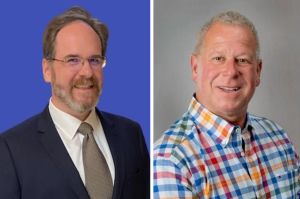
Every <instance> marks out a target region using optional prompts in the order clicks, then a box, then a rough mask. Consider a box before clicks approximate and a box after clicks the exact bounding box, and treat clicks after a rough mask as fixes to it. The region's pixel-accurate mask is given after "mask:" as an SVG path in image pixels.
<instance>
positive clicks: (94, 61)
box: [89, 57, 102, 66]
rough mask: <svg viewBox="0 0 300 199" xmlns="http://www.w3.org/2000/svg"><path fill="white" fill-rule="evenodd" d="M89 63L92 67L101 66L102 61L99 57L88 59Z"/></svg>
mask: <svg viewBox="0 0 300 199" xmlns="http://www.w3.org/2000/svg"><path fill="white" fill-rule="evenodd" d="M89 63H90V64H91V65H93V66H99V65H101V64H102V59H101V58H100V57H92V58H89Z"/></svg>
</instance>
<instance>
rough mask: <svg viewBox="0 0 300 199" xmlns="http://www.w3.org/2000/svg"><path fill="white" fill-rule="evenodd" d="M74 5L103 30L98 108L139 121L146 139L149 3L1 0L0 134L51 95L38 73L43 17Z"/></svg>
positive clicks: (134, 0) (40, 107)
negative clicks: (106, 31) (104, 42)
mask: <svg viewBox="0 0 300 199" xmlns="http://www.w3.org/2000/svg"><path fill="white" fill-rule="evenodd" d="M74 5H79V6H82V7H84V8H85V9H87V10H88V11H89V12H90V13H91V14H92V15H93V16H94V17H96V18H99V19H100V20H101V21H103V22H104V23H105V24H107V26H108V28H109V33H110V36H109V40H108V47H107V64H106V66H105V68H104V85H103V91H102V95H101V97H100V101H99V104H98V107H99V109H100V110H103V111H108V112H111V113H114V114H119V115H122V116H125V117H128V118H130V119H133V120H135V121H137V122H139V123H140V124H141V126H142V129H143V132H144V135H145V138H146V142H147V145H148V148H149V143H150V141H149V140H150V1H147V0H146V1H140V0H131V1H118V2H115V1H96V0H95V1H84V0H77V1H74V0H73V1H72V0H69V1H50V0H46V1H34V0H29V1H15V0H11V1H5V3H4V2H2V3H1V12H0V20H1V33H0V35H1V37H0V43H1V45H0V52H1V53H0V57H1V59H0V60H1V78H0V85H1V98H0V110H1V111H0V112H1V113H0V132H3V131H4V130H6V129H8V128H10V127H12V126H14V125H16V124H18V123H20V122H22V121H23V120H25V119H27V118H29V117H30V116H32V115H35V114H37V113H39V112H41V111H42V110H43V109H44V107H45V106H46V105H47V103H48V101H49V98H50V96H51V88H50V86H49V85H48V84H46V83H45V82H44V80H43V77H42V36H43V32H44V30H45V28H46V26H47V24H48V23H49V21H50V20H51V19H52V18H53V17H54V16H56V15H58V14H61V13H62V12H64V11H65V10H67V9H68V8H70V7H71V6H74Z"/></svg>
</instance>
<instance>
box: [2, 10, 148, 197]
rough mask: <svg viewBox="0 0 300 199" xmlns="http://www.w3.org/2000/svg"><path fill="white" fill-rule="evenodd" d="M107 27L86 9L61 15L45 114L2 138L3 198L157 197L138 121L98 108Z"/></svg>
mask: <svg viewBox="0 0 300 199" xmlns="http://www.w3.org/2000/svg"><path fill="white" fill-rule="evenodd" d="M107 39H108V30H107V27H106V25H104V24H103V23H102V22H100V21H99V20H98V19H95V18H92V17H91V16H90V14H89V13H88V12H87V11H86V10H84V9H82V8H80V7H73V8H70V9H69V10H67V11H66V12H64V13H63V14H61V15H59V16H57V17H55V18H54V19H53V20H52V21H51V22H50V23H49V25H48V27H47V28H46V31H45V33H44V40H43V56H44V58H43V76H44V79H45V81H46V82H49V83H50V84H51V87H52V97H51V98H50V100H49V105H48V106H47V107H46V108H45V109H44V111H43V112H42V113H40V114H38V115H36V116H34V117H32V118H30V119H28V120H26V121H25V122H23V123H21V124H19V125H17V126H16V127H14V128H12V129H10V130H8V131H6V132H4V133H3V134H2V135H1V137H0V162H1V163H0V197H1V198H7V199H8V198H9V199H21V198H22V199H41V198H43V199H47V198H49V199H53V198H64V199H68V198H70V199H74V198H80V199H88V198H91V199H96V198H131V199H132V198H137V199H142V198H149V186H150V183H149V181H150V180H149V175H150V174H149V167H150V166H149V154H148V151H147V147H146V144H145V141H144V138H143V133H142V130H141V128H140V126H139V124H137V123H136V122H134V121H131V120H129V119H126V118H124V117H121V116H116V115H112V114H110V113H106V112H102V111H99V110H98V109H97V108H96V105H97V102H98V99H99V96H100V94H101V89H102V83H103V67H104V66H105V63H106V58H105V53H106V45H107Z"/></svg>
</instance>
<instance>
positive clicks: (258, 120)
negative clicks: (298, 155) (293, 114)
mask: <svg viewBox="0 0 300 199" xmlns="http://www.w3.org/2000/svg"><path fill="white" fill-rule="evenodd" d="M249 119H250V122H251V125H252V126H253V127H256V128H263V129H265V130H267V131H273V132H274V131H283V128H282V127H281V126H280V125H279V124H277V123H276V122H274V121H273V120H270V119H268V118H265V117H259V116H256V115H253V114H249Z"/></svg>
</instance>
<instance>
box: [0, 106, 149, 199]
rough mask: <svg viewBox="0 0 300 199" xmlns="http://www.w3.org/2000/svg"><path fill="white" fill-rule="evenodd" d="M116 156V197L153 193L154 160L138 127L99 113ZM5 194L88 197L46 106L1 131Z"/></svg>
mask: <svg viewBox="0 0 300 199" xmlns="http://www.w3.org/2000/svg"><path fill="white" fill-rule="evenodd" d="M97 114H98V116H99V117H100V120H101V123H102V126H103V129H104V132H105V136H106V138H107V142H108V145H109V147H110V151H111V154H112V157H113V160H114V165H115V182H114V188H113V197H112V198H114V199H117V198H124V199H125V198H126V199H134V198H136V199H143V198H149V197H150V196H149V191H150V171H149V170H150V169H149V168H150V161H149V154H148V150H147V147H146V145H145V141H144V137H143V134H142V131H141V128H140V126H139V125H138V124H137V123H136V122H133V121H131V120H129V119H126V118H124V117H120V116H116V115H112V114H109V113H105V112H99V111H98V110H97ZM0 198H1V199H88V198H89V196H88V193H87V191H86V189H85V187H84V184H83V182H82V180H81V178H80V176H79V173H78V171H77V169H76V167H75V165H74V164H73V162H72V160H71V158H70V156H69V154H68V152H67V150H66V148H65V146H64V144H63V142H62V140H61V138H60V137H59V135H58V132H57V130H56V128H55V126H54V123H53V121H52V118H51V116H50V114H49V109H48V106H47V107H46V109H45V110H44V111H43V112H42V113H40V114H38V115H36V116H34V117H32V118H30V119H28V120H26V121H25V122H23V123H22V124H20V125H18V126H16V127H14V128H12V129H10V130H8V131H6V132H4V133H3V134H1V135H0Z"/></svg>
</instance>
